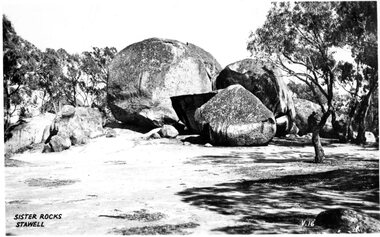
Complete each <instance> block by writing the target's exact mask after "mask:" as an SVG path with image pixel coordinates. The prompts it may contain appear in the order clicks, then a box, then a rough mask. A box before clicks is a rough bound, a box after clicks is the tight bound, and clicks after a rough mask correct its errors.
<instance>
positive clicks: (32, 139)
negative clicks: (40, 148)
mask: <svg viewBox="0 0 380 237" xmlns="http://www.w3.org/2000/svg"><path fill="white" fill-rule="evenodd" d="M54 118H55V115H54V114H51V113H45V114H40V115H38V116H35V117H32V118H27V119H24V120H23V121H20V122H19V123H18V124H15V125H14V126H11V127H10V128H9V129H8V130H7V131H5V135H6V138H5V144H4V152H5V153H13V152H16V151H17V150H20V149H22V148H24V147H27V146H30V145H32V144H37V143H40V142H41V139H42V137H43V133H44V128H45V127H46V126H48V125H49V124H51V123H52V121H53V120H54Z"/></svg>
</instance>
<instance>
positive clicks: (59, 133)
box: [43, 105, 103, 152]
mask: <svg viewBox="0 0 380 237" xmlns="http://www.w3.org/2000/svg"><path fill="white" fill-rule="evenodd" d="M102 123H103V116H102V114H101V113H100V112H99V110H97V109H94V108H88V107H76V108H75V107H73V106H71V105H65V106H63V108H62V110H61V112H60V113H59V114H58V116H57V117H56V118H55V120H54V122H53V123H52V124H51V125H49V126H47V127H46V128H45V131H44V136H43V137H44V142H45V144H46V145H45V148H44V152H51V151H53V152H60V151H63V150H66V149H68V148H69V147H70V146H71V145H81V144H86V143H87V142H88V140H89V139H91V138H95V137H99V136H102V135H103V126H102Z"/></svg>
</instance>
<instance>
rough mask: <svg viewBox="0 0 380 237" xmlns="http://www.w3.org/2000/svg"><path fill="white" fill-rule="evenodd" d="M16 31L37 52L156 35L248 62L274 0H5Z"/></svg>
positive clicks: (222, 58)
mask: <svg viewBox="0 0 380 237" xmlns="http://www.w3.org/2000/svg"><path fill="white" fill-rule="evenodd" d="M2 2H3V14H5V15H6V16H7V17H8V19H9V20H10V21H11V22H12V24H13V26H14V28H15V30H16V32H17V33H18V34H19V35H20V36H21V37H23V38H24V39H26V40H28V41H29V42H31V43H33V44H34V45H35V46H37V47H38V48H40V49H42V50H44V49H45V48H53V49H59V48H64V49H66V50H67V51H68V52H70V53H81V52H83V51H88V50H91V47H105V46H108V47H116V49H117V50H122V49H123V48H125V47H127V46H128V45H130V44H133V43H135V42H139V41H142V40H144V39H147V38H151V37H158V38H164V39H175V40H179V41H182V42H184V43H186V42H189V43H193V44H195V45H197V46H199V47H201V48H203V49H205V50H206V51H208V52H210V53H211V54H212V55H213V56H214V57H215V58H216V59H217V60H218V62H219V63H220V64H221V65H222V67H224V66H227V65H228V64H230V63H233V62H236V61H238V60H241V59H244V58H247V57H249V56H250V54H249V52H248V51H247V50H246V45H247V41H248V37H249V35H250V33H251V32H252V31H254V30H255V29H256V28H258V27H260V26H262V24H263V23H264V21H265V18H266V15H267V13H268V11H269V8H270V6H271V5H270V1H257V0H123V1H122V0H92V1H89V0H54V1H53V0H3V1H2Z"/></svg>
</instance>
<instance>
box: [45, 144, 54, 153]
mask: <svg viewBox="0 0 380 237" xmlns="http://www.w3.org/2000/svg"><path fill="white" fill-rule="evenodd" d="M50 152H53V149H51V146H50V145H49V144H45V145H44V148H43V149H42V153H50Z"/></svg>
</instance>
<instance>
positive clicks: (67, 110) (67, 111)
mask: <svg viewBox="0 0 380 237" xmlns="http://www.w3.org/2000/svg"><path fill="white" fill-rule="evenodd" d="M61 114H62V117H71V116H73V115H74V114H75V107H74V106H72V105H65V106H63V108H62V110H61Z"/></svg>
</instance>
